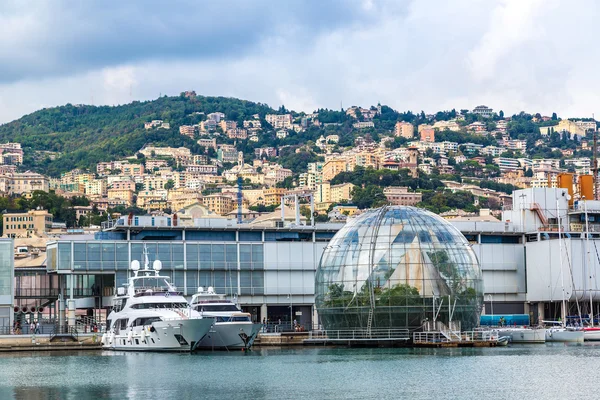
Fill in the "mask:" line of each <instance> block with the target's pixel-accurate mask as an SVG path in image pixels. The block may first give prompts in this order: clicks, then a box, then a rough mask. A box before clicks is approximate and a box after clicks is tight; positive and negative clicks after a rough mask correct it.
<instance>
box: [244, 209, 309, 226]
mask: <svg viewBox="0 0 600 400" xmlns="http://www.w3.org/2000/svg"><path fill="white" fill-rule="evenodd" d="M284 220H285V221H286V222H294V221H296V209H295V208H292V207H285V209H284ZM275 221H281V207H278V208H277V209H276V210H275V211H273V212H272V213H267V214H263V215H261V216H260V217H258V218H256V219H255V220H254V221H252V222H250V223H249V225H271V224H272V223H273V222H275ZM300 221H301V222H306V217H304V216H303V215H300Z"/></svg>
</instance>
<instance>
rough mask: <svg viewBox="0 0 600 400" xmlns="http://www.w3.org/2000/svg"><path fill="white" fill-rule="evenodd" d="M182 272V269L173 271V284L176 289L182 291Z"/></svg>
mask: <svg viewBox="0 0 600 400" xmlns="http://www.w3.org/2000/svg"><path fill="white" fill-rule="evenodd" d="M183 274H184V271H173V284H174V285H175V286H176V287H177V290H178V291H183V286H184V281H183Z"/></svg>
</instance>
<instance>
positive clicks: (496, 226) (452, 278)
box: [0, 182, 600, 330]
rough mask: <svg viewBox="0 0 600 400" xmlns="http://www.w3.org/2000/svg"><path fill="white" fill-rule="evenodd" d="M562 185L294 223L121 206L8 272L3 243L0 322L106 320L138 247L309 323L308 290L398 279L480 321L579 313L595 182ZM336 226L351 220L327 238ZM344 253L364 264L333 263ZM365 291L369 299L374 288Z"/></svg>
mask: <svg viewBox="0 0 600 400" xmlns="http://www.w3.org/2000/svg"><path fill="white" fill-rule="evenodd" d="M563 186H566V187H565V188H560V187H558V188H537V189H524V190H517V191H515V192H514V193H513V194H512V205H509V204H506V205H505V210H504V211H503V215H502V220H496V219H494V218H489V217H488V218H478V217H472V218H459V219H455V220H448V221H440V220H441V218H440V217H438V216H433V215H430V213H427V212H424V211H422V210H419V209H415V208H410V207H384V208H382V209H380V210H373V211H368V212H366V213H364V214H362V215H361V216H359V217H356V218H355V221H354V222H353V220H352V219H351V220H349V221H350V222H348V224H347V225H344V224H341V223H340V224H332V223H327V224H316V225H315V226H311V225H309V224H307V225H303V224H302V221H301V220H300V219H299V218H297V219H296V220H295V221H285V220H283V221H277V220H275V221H272V223H271V224H263V225H252V224H245V223H242V224H240V223H237V222H236V221H235V220H230V219H211V218H196V219H194V218H191V219H187V220H186V221H185V222H184V221H183V219H182V218H181V216H180V217H179V218H177V216H176V215H174V216H122V217H120V218H118V219H116V220H111V221H108V222H107V223H105V224H104V226H103V230H102V231H101V232H99V233H96V234H95V235H79V236H77V235H70V236H68V237H65V238H63V239H59V240H56V241H54V242H49V243H48V246H47V256H46V260H45V262H44V263H43V265H42V266H40V267H38V268H27V269H16V270H15V272H14V274H15V275H14V278H13V277H12V268H13V263H12V258H11V257H12V253H10V254H8V253H9V251H8V250H7V251H6V253H7V257H6V260H4V264H5V267H3V268H4V270H6V273H5V275H6V277H7V279H6V280H5V281H3V282H4V284H3V286H2V287H3V288H7V289H9V290H5V292H9V291H10V289H12V296H8V295H7V294H8V293H5V292H3V293H2V294H3V296H1V297H0V300H2V305H0V309H4V310H5V311H8V310H10V309H11V308H12V309H13V310H14V313H10V316H9V317H8V316H5V317H4V318H0V323H2V324H3V326H4V328H3V329H5V330H6V328H7V327H10V326H11V325H12V324H13V322H14V318H15V317H17V313H19V315H21V314H22V313H23V312H32V311H33V312H34V313H37V317H41V316H42V315H43V316H44V318H47V319H50V320H56V321H59V322H60V323H63V322H64V323H68V324H75V322H76V319H80V318H81V317H82V316H87V317H90V318H93V319H94V320H99V321H101V320H103V319H104V318H105V316H106V314H107V310H108V308H109V307H110V305H111V298H112V295H113V294H114V292H115V287H120V286H122V285H123V284H125V283H126V282H127V277H128V275H129V273H130V271H129V269H128V268H129V266H130V265H131V262H132V261H133V260H140V259H141V257H142V253H143V251H144V247H146V248H147V251H148V255H149V258H150V262H152V261H153V260H156V259H158V260H160V261H161V262H162V266H163V270H162V273H163V274H167V275H169V276H170V277H171V279H172V282H173V284H174V285H175V286H176V287H177V289H178V290H179V291H181V292H182V293H183V294H184V295H185V296H187V297H188V298H189V297H191V296H192V295H193V294H195V293H196V292H197V291H198V289H199V288H200V287H204V288H208V287H212V288H213V289H214V291H215V292H217V293H221V294H225V295H227V296H230V297H231V298H233V299H235V301H236V302H238V303H239V304H240V306H241V307H242V308H243V310H244V311H247V312H249V313H251V314H252V317H253V319H254V320H255V321H257V322H262V321H263V320H264V321H267V322H271V323H277V325H285V324H289V325H291V324H292V321H293V320H296V323H297V324H298V325H300V326H302V327H304V329H312V328H314V327H317V326H319V325H321V324H322V323H323V320H322V319H321V317H320V316H319V313H318V311H317V310H318V307H316V306H315V302H317V306H320V308H323V309H327V308H328V307H327V306H328V305H329V306H331V305H335V304H337V303H336V302H339V303H340V304H342V305H343V308H345V309H348V308H351V307H355V306H357V305H359V304H365V302H368V303H369V304H371V305H375V308H377V307H378V305H380V304H378V303H377V302H378V301H380V302H381V293H382V292H383V291H385V290H388V291H390V290H392V289H393V290H396V293H398V291H400V292H402V291H404V292H403V293H404V294H403V296H404V298H405V300H403V301H405V302H408V301H411V300H410V299H409V297H410V296H409V297H407V296H406V293H408V295H415V296H421V297H423V296H425V297H427V298H428V299H429V300H427V302H429V303H426V304H428V305H429V304H430V305H431V310H432V312H434V311H433V310H435V308H436V307H438V308H439V305H440V304H444V301H443V300H442V299H444V298H447V296H449V295H450V296H454V298H453V297H449V298H448V300H447V301H446V303H445V304H446V305H447V306H446V307H448V310H450V308H451V309H452V311H456V312H457V313H462V317H461V318H462V319H464V321H465V322H464V323H466V324H467V325H468V326H472V325H474V324H476V320H475V318H476V315H477V314H479V313H484V314H529V315H530V320H531V321H532V323H537V321H539V320H542V319H558V318H565V317H566V316H567V314H575V313H581V314H588V313H589V312H590V304H592V305H593V307H594V310H592V312H593V314H595V315H597V314H598V313H599V311H598V309H597V307H599V306H600V291H599V290H598V288H599V285H600V282H598V276H597V275H598V274H597V271H598V270H599V266H600V201H594V200H587V198H589V199H591V198H593V194H592V193H587V192H590V190H589V189H585V188H582V189H581V190H580V189H576V188H574V186H573V185H572V182H571V186H570V187H568V184H564V185H563ZM584 189H585V190H584ZM584 192H585V194H587V196H586V195H585V194H583V193H584ZM411 224H412V225H411ZM444 224H445V225H444ZM345 226H346V227H345ZM405 226H406V227H410V229H408V230H407V228H406V227H405ZM353 227H354V228H353ZM367 227H371V228H369V230H367V229H366V228H367ZM373 227H376V228H377V229H374V228H373ZM449 227H450V228H451V229H450V228H449ZM355 228H356V229H355ZM341 229H345V230H346V231H345V232H346V233H345V234H344V233H343V232H342V233H340V236H339V237H340V238H341V239H339V240H338V239H336V240H332V239H333V238H334V236H335V235H336V234H337V233H338V231H340V230H341ZM353 229H354V230H353ZM361 229H362V230H361ZM380 235H381V236H380ZM7 242H8V241H7ZM9 247H10V243H7V249H8V248H9ZM324 253H325V256H324ZM442 253H443V254H442ZM336 257H337V258H336ZM321 262H324V264H322V265H323V268H322V269H321V270H319V265H320V263H321ZM353 262H356V263H357V264H356V265H359V264H360V265H361V266H362V267H361V268H355V269H353V268H347V269H346V268H340V267H341V266H344V265H352V263H353ZM364 266H366V268H365V267H364ZM318 270H319V274H317V271H318ZM336 274H337V275H336ZM13 279H14V280H13ZM11 282H13V284H12V285H11ZM315 282H316V283H315ZM365 282H367V283H368V284H367V285H365ZM340 283H341V286H340ZM400 283H402V285H401V286H400V287H399V288H398V284H400ZM336 284H337V286H335V285H336ZM11 286H12V287H11ZM394 288H395V289H394ZM414 288H416V290H417V293H415V292H414ZM367 289H368V290H367ZM336 291H337V292H336ZM411 291H412V292H411ZM336 293H337V294H336ZM373 293H375V294H377V295H378V299H369V296H371V295H372V294H373ZM389 293H392V292H391V291H390V292H389ZM336 296H337V297H336ZM365 296H366V297H365ZM392 297H393V296H392ZM563 298H565V300H566V301H567V302H568V303H567V304H568V307H566V309H565V310H562V307H561V302H562V299H563ZM590 298H591V300H592V301H591V302H590ZM406 299H408V300H406ZM454 299H458V303H457V304H452V302H454V301H455V300H454ZM386 301H388V305H389V304H391V305H393V304H394V303H393V302H394V301H396V300H393V298H392V299H391V300H386ZM361 302H362V303H361ZM461 302H462V303H461ZM436 304H437V306H436ZM481 304H483V307H481ZM2 306H4V307H5V308H1V307H2ZM452 307H453V308H452ZM427 309H428V310H429V306H427ZM365 310H368V308H367V309H365ZM369 313H371V314H373V312H372V311H367V314H363V315H358V314H357V315H355V316H354V317H352V318H358V320H361V321H363V322H361V324H362V325H364V321H367V322H368V323H369V324H381V325H382V326H384V325H385V324H386V323H388V322H386V321H388V320H387V319H386V317H384V316H383V314H380V315H379V317H378V316H377V313H376V312H375V313H374V314H373V315H371V316H369V315H368V314H369ZM5 314H9V313H8V312H7V313H5ZM441 314H444V311H441ZM457 315H458V314H457ZM323 318H324V319H328V320H329V321H332V323H333V324H334V325H335V324H338V325H339V326H348V324H351V323H352V321H353V320H352V319H350V320H349V319H348V318H347V316H345V317H343V318H341V319H340V318H339V317H336V316H335V315H334V314H332V313H331V312H329V313H328V311H327V310H325V311H324V314H323ZM365 318H366V319H365ZM401 318H404V320H405V321H406V324H405V325H406V326H415V325H419V324H420V323H422V322H423V321H421V319H422V316H419V315H416V314H415V315H413V314H411V313H407V314H403V315H402V316H401ZM369 321H370V322H369Z"/></svg>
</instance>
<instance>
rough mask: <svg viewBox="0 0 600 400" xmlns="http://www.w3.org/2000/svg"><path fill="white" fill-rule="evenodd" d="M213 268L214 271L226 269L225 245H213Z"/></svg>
mask: <svg viewBox="0 0 600 400" xmlns="http://www.w3.org/2000/svg"><path fill="white" fill-rule="evenodd" d="M212 267H213V269H224V268H225V245H222V244H213V245H212Z"/></svg>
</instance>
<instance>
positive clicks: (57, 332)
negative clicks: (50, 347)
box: [50, 325, 79, 341]
mask: <svg viewBox="0 0 600 400" xmlns="http://www.w3.org/2000/svg"><path fill="white" fill-rule="evenodd" d="M59 336H60V337H70V338H72V339H74V340H75V341H77V340H79V331H78V330H77V327H74V326H68V325H55V326H54V331H53V332H52V334H51V335H50V341H53V340H54V339H55V338H57V337H59Z"/></svg>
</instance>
